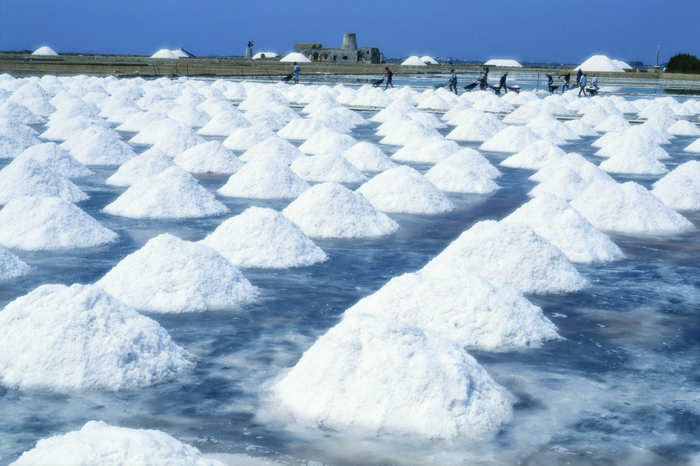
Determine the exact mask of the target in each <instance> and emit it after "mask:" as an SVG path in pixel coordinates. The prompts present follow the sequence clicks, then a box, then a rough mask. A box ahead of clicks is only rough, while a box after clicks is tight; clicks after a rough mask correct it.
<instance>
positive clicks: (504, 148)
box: [480, 126, 542, 153]
mask: <svg viewBox="0 0 700 466" xmlns="http://www.w3.org/2000/svg"><path fill="white" fill-rule="evenodd" d="M540 140H542V137H541V136H539V135H537V134H535V133H533V132H532V131H531V130H530V129H529V128H525V127H522V126H509V127H507V128H505V129H504V130H502V131H499V132H498V133H497V134H496V135H495V136H494V137H492V138H491V139H489V140H488V141H486V142H484V143H483V144H482V145H481V146H480V149H481V150H488V151H498V152H512V153H516V152H520V151H521V150H523V149H524V148H525V147H527V146H528V145H530V144H532V143H534V142H537V141H540Z"/></svg>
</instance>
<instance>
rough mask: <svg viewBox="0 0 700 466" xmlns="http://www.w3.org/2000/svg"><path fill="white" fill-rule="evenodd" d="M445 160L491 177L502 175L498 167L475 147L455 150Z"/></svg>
mask: <svg viewBox="0 0 700 466" xmlns="http://www.w3.org/2000/svg"><path fill="white" fill-rule="evenodd" d="M443 161H444V162H453V163H458V164H460V165H464V166H466V167H469V168H473V169H474V170H478V171H479V172H481V173H483V174H484V175H486V176H488V177H489V178H491V179H494V178H498V177H499V176H501V175H502V173H501V172H499V171H498V168H496V167H494V166H493V165H491V162H489V161H488V160H486V157H484V156H483V155H481V154H480V153H479V151H476V150H474V149H469V148H467V149H462V150H460V151H459V152H455V153H454V154H452V155H450V156H449V157H447V158H446V159H444V160H443Z"/></svg>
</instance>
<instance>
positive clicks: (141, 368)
mask: <svg viewBox="0 0 700 466" xmlns="http://www.w3.org/2000/svg"><path fill="white" fill-rule="evenodd" d="M188 356H189V355H188V354H187V352H186V351H185V350H183V349H182V348H180V347H179V346H177V345H176V344H175V343H173V341H172V340H171V339H170V336H169V335H168V333H167V332H166V331H165V330H164V329H163V328H162V327H161V326H160V325H159V324H158V323H157V322H155V321H153V320H151V319H149V318H147V317H144V316H142V315H140V314H138V313H137V312H136V311H134V310H133V309H132V308H131V307H129V306H128V305H126V304H124V303H123V302H121V301H119V300H118V299H115V298H114V297H112V296H110V295H109V294H107V293H106V292H105V291H103V290H102V289H101V288H99V287H97V286H94V285H73V286H71V287H67V286H65V285H42V286H40V287H39V288H37V289H35V290H34V291H32V292H31V293H29V294H28V295H26V296H23V297H21V298H17V299H16V300H14V301H12V302H11V303H10V304H8V305H7V306H6V307H5V309H3V310H2V312H0V380H2V384H3V385H4V386H6V387H11V388H18V389H22V390H28V389H29V390H36V389H38V390H54V391H72V390H94V389H107V390H120V389H126V388H135V387H142V386H147V385H153V384H157V383H162V382H167V381H169V380H172V379H173V378H175V377H177V376H178V375H181V374H184V373H186V372H189V371H190V370H191V369H192V368H193V367H194V364H192V363H191V362H190V361H189V360H188ZM52 461H54V462H55V461H56V458H52Z"/></svg>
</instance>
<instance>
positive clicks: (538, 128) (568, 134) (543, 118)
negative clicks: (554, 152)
mask: <svg viewBox="0 0 700 466" xmlns="http://www.w3.org/2000/svg"><path fill="white" fill-rule="evenodd" d="M527 127H528V128H530V129H532V130H533V131H534V132H536V133H538V134H540V135H541V136H543V137H545V134H543V132H545V133H548V132H549V131H551V132H552V133H554V134H556V135H557V136H558V137H559V138H561V139H563V140H564V141H579V140H580V139H581V138H580V137H579V135H578V134H576V132H575V131H573V130H572V129H571V128H569V127H568V126H566V125H565V124H564V123H562V122H561V121H559V120H557V119H556V118H554V117H553V116H552V115H551V114H550V113H549V112H547V111H544V110H542V111H540V113H539V115H537V116H536V117H535V118H533V119H532V120H530V122H529V123H527ZM547 139H549V138H547ZM552 142H554V140H552ZM557 143H558V144H559V142H557Z"/></svg>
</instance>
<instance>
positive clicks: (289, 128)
mask: <svg viewBox="0 0 700 466" xmlns="http://www.w3.org/2000/svg"><path fill="white" fill-rule="evenodd" d="M324 129H330V127H329V126H328V125H327V124H326V123H324V122H322V121H320V120H317V119H306V118H302V119H296V120H292V121H290V122H289V123H287V125H286V126H285V127H284V128H282V129H281V130H279V131H278V132H277V135H278V136H280V137H283V138H285V139H295V140H307V139H309V138H310V137H312V136H313V135H314V134H316V133H318V132H319V131H322V130H324Z"/></svg>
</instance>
